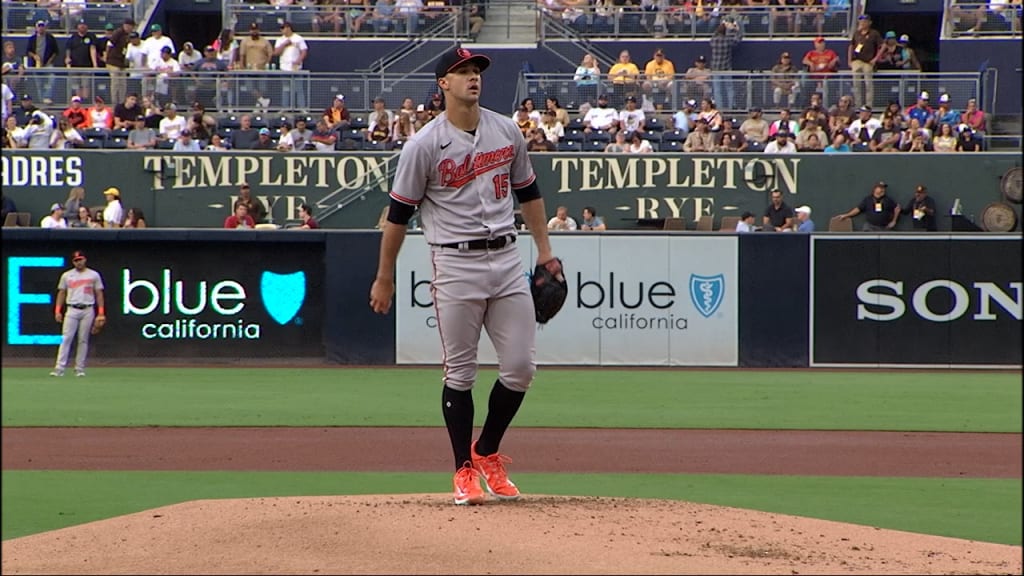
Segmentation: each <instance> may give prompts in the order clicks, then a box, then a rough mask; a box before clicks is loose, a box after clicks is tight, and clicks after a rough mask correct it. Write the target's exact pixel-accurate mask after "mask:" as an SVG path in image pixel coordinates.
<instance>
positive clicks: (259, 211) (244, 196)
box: [235, 182, 267, 223]
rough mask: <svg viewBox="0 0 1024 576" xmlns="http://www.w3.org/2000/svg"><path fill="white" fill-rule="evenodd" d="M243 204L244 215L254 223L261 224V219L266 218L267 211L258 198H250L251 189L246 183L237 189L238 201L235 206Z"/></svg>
mask: <svg viewBox="0 0 1024 576" xmlns="http://www.w3.org/2000/svg"><path fill="white" fill-rule="evenodd" d="M239 203H241V204H244V205H245V208H246V214H248V215H249V216H250V217H251V218H252V219H253V221H254V222H256V223H259V222H263V219H264V218H266V216H267V209H266V207H265V206H263V202H261V201H260V200H259V199H258V198H254V197H253V196H252V189H251V188H250V187H249V183H248V182H242V185H241V186H239V187H238V200H237V201H235V204H236V205H237V204H239Z"/></svg>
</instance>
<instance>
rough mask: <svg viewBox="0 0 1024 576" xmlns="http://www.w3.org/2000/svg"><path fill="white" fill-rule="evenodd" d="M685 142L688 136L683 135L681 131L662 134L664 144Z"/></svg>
mask: <svg viewBox="0 0 1024 576" xmlns="http://www.w3.org/2000/svg"><path fill="white" fill-rule="evenodd" d="M685 140H686V134H683V132H682V131H680V130H669V131H667V132H662V134H661V141H662V142H683V141H685Z"/></svg>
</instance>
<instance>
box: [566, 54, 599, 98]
mask: <svg viewBox="0 0 1024 576" xmlns="http://www.w3.org/2000/svg"><path fill="white" fill-rule="evenodd" d="M572 79H573V80H574V81H575V82H576V101H577V103H578V104H583V103H584V102H587V103H593V102H594V100H595V98H596V97H597V88H598V83H599V82H600V81H601V65H600V64H598V62H597V59H596V58H594V55H593V54H584V55H583V60H582V61H581V62H580V65H579V66H577V67H576V73H575V74H573V77H572Z"/></svg>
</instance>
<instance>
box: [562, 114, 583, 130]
mask: <svg viewBox="0 0 1024 576" xmlns="http://www.w3.org/2000/svg"><path fill="white" fill-rule="evenodd" d="M565 128H566V130H569V129H572V130H580V131H582V130H583V128H584V126H583V118H581V117H578V116H577V117H576V118H573V119H572V120H569V125H568V126H566V127H565Z"/></svg>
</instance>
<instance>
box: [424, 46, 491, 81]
mask: <svg viewBox="0 0 1024 576" xmlns="http://www.w3.org/2000/svg"><path fill="white" fill-rule="evenodd" d="M466 62H473V63H474V64H476V65H477V66H478V67H479V68H480V71H481V72H483V71H484V70H486V69H487V67H488V66H490V65H491V59H490V58H488V57H487V56H484V55H483V54H473V53H472V52H470V51H469V49H467V48H462V47H459V46H456V47H455V48H452V49H451V50H449V51H447V52H445V53H444V54H442V55H441V57H440V58H438V60H437V66H436V67H435V68H434V76H436V77H437V78H438V79H439V80H440V79H441V78H444V77H445V75H447V74H448V73H449V72H451V71H452V70H454V69H455V68H458V67H459V66H461V65H463V64H465V63H466Z"/></svg>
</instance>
